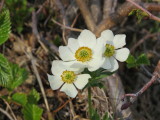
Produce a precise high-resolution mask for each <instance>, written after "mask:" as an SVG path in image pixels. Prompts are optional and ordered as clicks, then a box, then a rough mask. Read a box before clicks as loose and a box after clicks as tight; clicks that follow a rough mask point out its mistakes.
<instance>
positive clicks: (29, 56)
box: [26, 49, 54, 120]
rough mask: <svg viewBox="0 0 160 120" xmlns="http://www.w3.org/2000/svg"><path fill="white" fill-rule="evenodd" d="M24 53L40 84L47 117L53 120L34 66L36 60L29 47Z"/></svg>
mask: <svg viewBox="0 0 160 120" xmlns="http://www.w3.org/2000/svg"><path fill="white" fill-rule="evenodd" d="M26 55H27V57H28V58H29V59H30V60H31V64H32V67H33V71H34V74H35V76H36V78H37V81H38V84H39V86H40V90H41V93H42V96H43V99H44V102H45V105H46V109H47V114H48V119H49V120H53V119H54V118H53V117H52V116H51V113H50V109H49V104H48V101H47V97H46V94H45V91H44V86H43V83H42V80H41V78H40V75H39V72H38V70H37V67H36V60H35V58H34V57H33V55H32V53H31V50H30V49H28V50H27V51H26Z"/></svg>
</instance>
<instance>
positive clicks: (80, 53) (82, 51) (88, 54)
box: [75, 47, 92, 62]
mask: <svg viewBox="0 0 160 120" xmlns="http://www.w3.org/2000/svg"><path fill="white" fill-rule="evenodd" d="M75 58H76V59H77V61H81V62H86V61H89V60H91V59H92V50H91V49H90V48H88V47H80V48H79V49H78V50H77V51H76V53H75Z"/></svg>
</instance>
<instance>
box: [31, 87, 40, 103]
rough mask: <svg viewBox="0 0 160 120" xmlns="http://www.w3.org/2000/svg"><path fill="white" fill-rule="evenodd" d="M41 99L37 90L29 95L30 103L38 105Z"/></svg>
mask: <svg viewBox="0 0 160 120" xmlns="http://www.w3.org/2000/svg"><path fill="white" fill-rule="evenodd" d="M39 99H40V95H39V93H38V92H37V91H36V90H35V89H33V90H32V91H31V92H30V94H29V95H28V102H29V103H31V104H37V102H38V101H39Z"/></svg>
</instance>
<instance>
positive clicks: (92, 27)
mask: <svg viewBox="0 0 160 120" xmlns="http://www.w3.org/2000/svg"><path fill="white" fill-rule="evenodd" d="M76 2H77V5H78V6H79V9H80V11H81V13H82V15H83V18H84V20H85V22H86V25H87V27H88V29H89V30H91V31H94V30H95V26H96V23H95V21H94V19H93V17H92V15H91V13H90V11H89V9H88V7H87V5H86V3H85V1H84V0H76Z"/></svg>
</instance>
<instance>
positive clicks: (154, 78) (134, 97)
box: [121, 60, 160, 110]
mask: <svg viewBox="0 0 160 120" xmlns="http://www.w3.org/2000/svg"><path fill="white" fill-rule="evenodd" d="M159 78H160V60H159V62H158V64H157V66H156V68H155V71H154V72H153V76H152V78H151V80H150V81H149V82H148V83H146V84H145V85H144V86H143V87H142V88H141V89H140V90H139V91H138V92H137V93H135V94H125V95H123V96H122V100H123V99H124V98H125V97H130V101H129V102H126V103H124V104H123V105H122V106H121V109H122V110H124V109H127V108H128V107H130V106H131V105H132V104H133V103H134V102H135V101H136V100H137V98H138V97H139V96H140V95H142V94H143V93H144V92H145V91H146V90H147V89H148V88H149V87H150V86H151V85H152V84H153V83H155V82H156V81H157V80H158V79H159Z"/></svg>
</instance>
